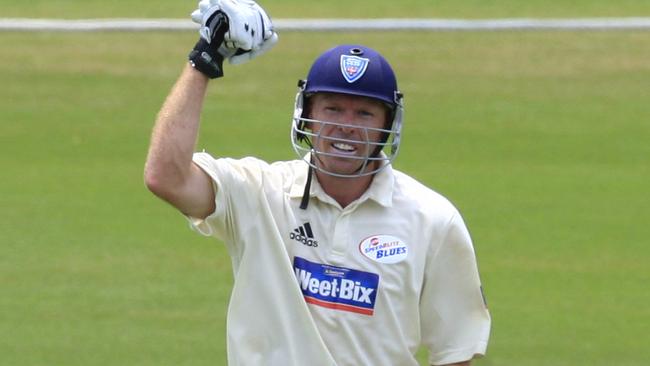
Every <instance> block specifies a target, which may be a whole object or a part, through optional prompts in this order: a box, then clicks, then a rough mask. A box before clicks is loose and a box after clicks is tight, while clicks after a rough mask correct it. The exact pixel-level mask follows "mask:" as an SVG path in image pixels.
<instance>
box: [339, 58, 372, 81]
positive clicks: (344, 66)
mask: <svg viewBox="0 0 650 366" xmlns="http://www.w3.org/2000/svg"><path fill="white" fill-rule="evenodd" d="M368 61H370V60H369V59H367V58H363V57H358V56H350V55H341V72H342V73H343V77H344V78H345V80H347V81H348V83H354V82H355V81H357V80H359V78H361V77H362V76H363V74H364V73H365V72H366V69H367V68H368Z"/></svg>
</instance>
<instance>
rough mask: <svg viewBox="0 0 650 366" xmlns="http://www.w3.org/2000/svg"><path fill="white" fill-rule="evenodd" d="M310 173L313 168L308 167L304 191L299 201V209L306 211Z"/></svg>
mask: <svg viewBox="0 0 650 366" xmlns="http://www.w3.org/2000/svg"><path fill="white" fill-rule="evenodd" d="M312 173H313V168H312V167H311V165H310V166H309V170H307V183H305V190H304V192H303V193H302V200H301V201H300V208H301V209H303V210H306V209H307V206H308V205H309V190H310V189H311V176H312Z"/></svg>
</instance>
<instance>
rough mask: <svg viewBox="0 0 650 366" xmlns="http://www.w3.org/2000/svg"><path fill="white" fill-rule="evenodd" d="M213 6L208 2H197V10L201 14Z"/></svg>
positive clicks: (204, 0) (206, 0)
mask: <svg viewBox="0 0 650 366" xmlns="http://www.w3.org/2000/svg"><path fill="white" fill-rule="evenodd" d="M213 5H215V4H211V3H210V0H201V1H200V2H199V10H200V11H201V12H202V13H204V12H206V11H207V10H208V9H210V7H211V6H213Z"/></svg>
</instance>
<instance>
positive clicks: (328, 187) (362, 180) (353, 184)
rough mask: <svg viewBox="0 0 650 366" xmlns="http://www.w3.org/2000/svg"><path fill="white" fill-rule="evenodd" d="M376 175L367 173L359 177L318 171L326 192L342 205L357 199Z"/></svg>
mask: <svg viewBox="0 0 650 366" xmlns="http://www.w3.org/2000/svg"><path fill="white" fill-rule="evenodd" d="M373 177H374V175H366V176H363V177H357V178H341V177H335V176H332V175H329V174H326V173H323V172H320V171H318V170H317V171H316V178H318V183H319V184H320V186H321V187H322V188H323V190H324V191H325V193H327V194H328V195H329V196H330V197H332V198H334V200H335V201H336V202H338V204H339V205H341V207H343V208H345V207H346V206H347V205H349V204H350V203H352V202H353V201H355V200H357V199H358V198H359V197H361V195H363V193H364V192H365V191H366V190H367V189H368V187H369V186H370V183H372V178H373Z"/></svg>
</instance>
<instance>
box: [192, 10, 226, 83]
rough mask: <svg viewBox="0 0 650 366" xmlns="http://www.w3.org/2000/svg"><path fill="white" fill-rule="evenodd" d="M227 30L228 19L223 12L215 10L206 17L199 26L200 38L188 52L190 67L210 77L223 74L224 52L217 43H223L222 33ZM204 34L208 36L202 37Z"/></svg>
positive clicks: (217, 76) (214, 77)
mask: <svg viewBox="0 0 650 366" xmlns="http://www.w3.org/2000/svg"><path fill="white" fill-rule="evenodd" d="M227 30H228V19H227V18H226V16H225V15H224V13H223V12H221V11H219V10H217V11H214V12H212V14H211V15H210V16H209V17H208V18H207V19H206V21H205V25H204V26H203V27H201V32H203V33H202V35H201V38H199V41H198V42H197V43H196V45H194V49H193V50H192V51H191V52H190V54H189V57H188V58H189V60H190V64H191V65H192V67H194V68H195V69H197V70H199V71H200V72H202V73H203V74H205V75H206V76H208V77H209V78H211V79H216V78H219V77H222V76H223V58H224V53H222V52H220V49H219V46H218V45H219V44H221V43H223V38H224V34H225V33H226V31H227ZM203 34H206V36H208V38H207V39H206V38H204V37H203Z"/></svg>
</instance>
